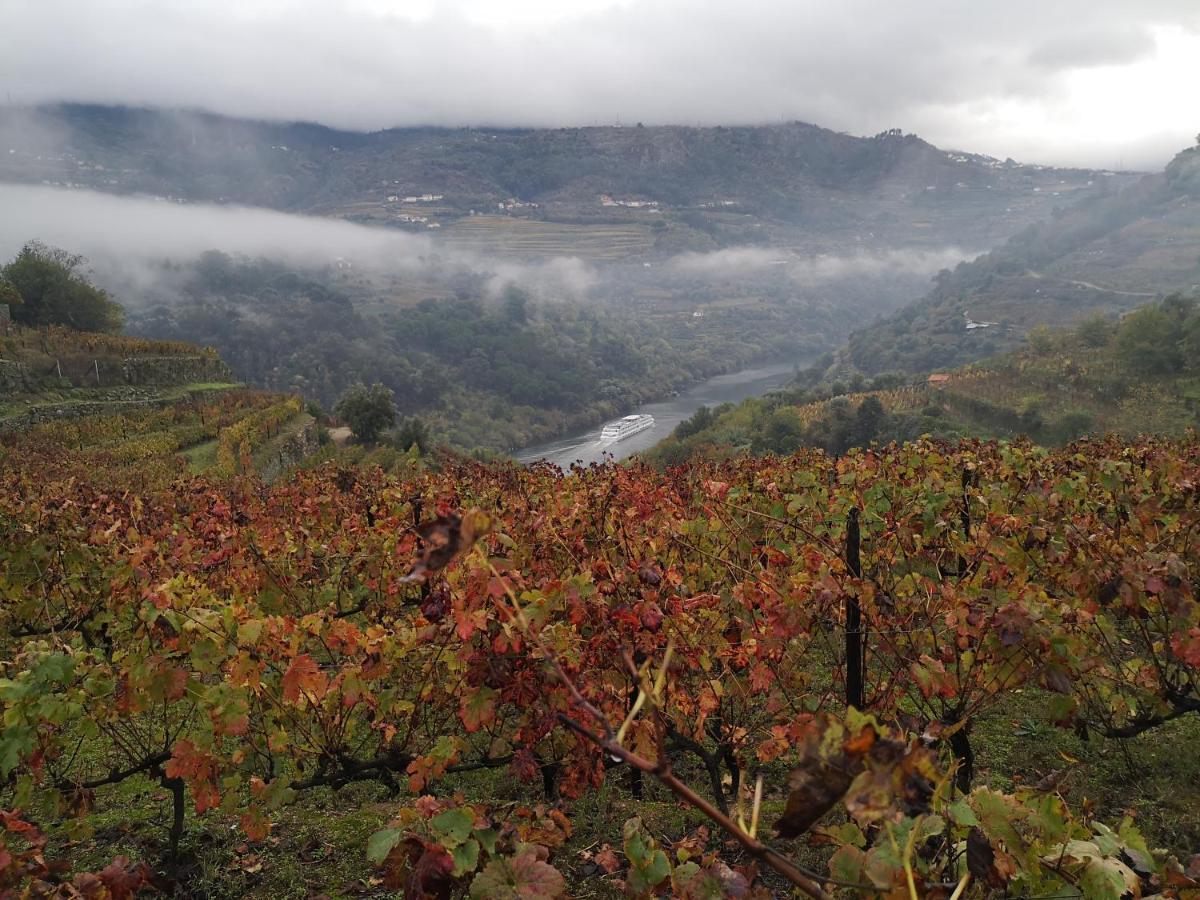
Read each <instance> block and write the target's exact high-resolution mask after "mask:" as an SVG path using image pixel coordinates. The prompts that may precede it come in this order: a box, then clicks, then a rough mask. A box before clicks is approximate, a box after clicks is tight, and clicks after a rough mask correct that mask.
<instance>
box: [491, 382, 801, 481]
mask: <svg viewBox="0 0 1200 900" xmlns="http://www.w3.org/2000/svg"><path fill="white" fill-rule="evenodd" d="M806 363H807V360H800V361H799V362H798V363H797V362H788V363H774V364H769V365H762V366H756V367H753V368H748V369H741V370H739V371H737V372H730V373H728V374H725V375H716V376H714V377H712V378H709V379H706V380H705V381H701V382H699V383H697V384H694V385H692V386H691V387H689V388H687V389H685V390H683V391H680V392H679V393H678V394H677V395H676V396H674V397H671V398H669V399H665V400H658V401H655V402H653V403H645V404H642V405H641V406H639V407H637V408H636V409H631V410H628V411H627V412H624V413H622V415H631V414H636V415H650V416H653V417H654V427H653V428H648V429H646V430H645V431H642V432H639V433H638V434H635V435H632V436H631V437H628V438H626V439H625V440H623V441H617V442H602V441H601V440H600V429H601V428H602V427H603V423H601V424H600V425H596V426H593V427H591V428H588V429H586V430H581V431H576V432H573V433H572V434H570V435H567V436H565V437H562V438H559V439H557V440H553V441H547V442H545V443H541V444H535V445H532V446H529V447H525V448H523V449H521V450H519V451H517V452H516V453H514V454H513V457H514V458H515V459H516V460H517V461H518V462H522V463H533V462H537V461H538V460H542V459H544V460H547V461H549V462H552V463H554V464H555V465H557V466H559V467H561V468H564V469H565V468H568V467H569V466H571V465H572V464H573V463H579V464H581V465H584V466H587V465H590V464H591V463H594V462H602V461H603V460H605V459H613V460H621V459H625V458H627V457H629V456H632V455H633V454H635V453H639V452H641V451H644V450H648V449H650V448H651V447H653V446H654V445H655V444H657V443H658V442H659V441H661V440H662V439H663V438H665V437H667V435H669V434H670V433H671V432H672V431H674V430H675V426H676V425H678V424H679V423H680V422H682V421H683V420H684V419H688V418H691V416H692V415H693V414H694V413H695V412H696V410H698V409H699V408H700V407H701V406H710V407H712V406H719V405H720V404H722V403H738V402H740V401H742V400H745V399H746V398H747V397H757V396H759V395H761V394H765V393H767V392H768V391H772V390H775V389H777V388H780V387H783V386H784V385H785V384H787V382H788V381H790V380H791V379H792V377H793V375H794V374H795V372H796V367H797V365H799V366H800V367H801V368H803V367H804V365H806Z"/></svg>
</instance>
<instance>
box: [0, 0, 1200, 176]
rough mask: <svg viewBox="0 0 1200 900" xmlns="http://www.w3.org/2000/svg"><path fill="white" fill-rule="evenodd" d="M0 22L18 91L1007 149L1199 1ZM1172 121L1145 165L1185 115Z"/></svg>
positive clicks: (190, 11)
mask: <svg viewBox="0 0 1200 900" xmlns="http://www.w3.org/2000/svg"><path fill="white" fill-rule="evenodd" d="M0 21H3V22H4V29H3V31H0V81H2V82H3V84H4V87H5V90H6V91H8V92H9V94H10V96H11V97H12V99H13V100H14V101H15V102H41V101H51V100H60V99H70V100H80V101H93V102H124V103H140V104H152V105H163V106H189V107H199V108H206V109H211V110H214V111H217V112H223V113H228V114H233V115H246V116H254V117H265V118H274V119H282V118H288V119H309V120H316V121H320V122H323V123H326V124H330V125H334V126H339V127H349V128H357V129H376V128H382V127H388V126H393V125H406V124H443V125H451V124H476V125H528V126H559V125H588V124H595V123H611V122H613V121H615V120H617V119H621V120H623V121H627V122H633V121H644V122H646V123H677V124H693V123H701V124H717V123H726V124H733V123H761V122H771V121H778V120H779V119H780V118H786V119H804V120H807V121H812V122H817V123H819V124H823V125H827V126H829V127H833V128H838V129H843V130H848V131H852V132H856V133H874V132H876V131H879V130H881V129H883V128H887V127H894V126H898V127H903V128H906V129H907V130H916V131H919V132H921V133H922V134H924V135H925V136H926V137H929V138H930V139H932V140H934V141H936V142H938V143H942V144H952V145H957V146H958V147H960V148H962V149H971V150H979V151H982V152H991V153H996V154H997V155H1001V156H1003V155H1007V153H1006V150H1007V147H1008V146H1009V145H1011V144H1013V143H1016V141H1014V139H1013V137H1012V136H1011V135H1009V134H1003V133H1000V132H998V131H996V130H995V128H994V127H993V120H994V119H995V117H996V114H997V109H998V108H999V107H1000V106H1001V105H1003V104H1004V103H1005V102H1007V101H1011V100H1014V99H1015V100H1030V99H1032V100H1035V101H1039V102H1044V103H1045V104H1046V108H1047V110H1048V111H1049V112H1050V113H1053V111H1054V109H1055V107H1054V104H1056V103H1061V102H1062V99H1063V90H1064V86H1063V77H1064V76H1065V75H1066V74H1068V73H1070V72H1071V71H1073V70H1074V69H1077V68H1079V67H1089V66H1096V65H1101V64H1114V63H1122V62H1129V61H1132V60H1135V59H1139V58H1142V57H1143V56H1145V55H1146V54H1147V53H1148V52H1152V50H1153V46H1152V45H1153V42H1154V37H1153V34H1152V32H1151V29H1154V28H1161V27H1167V26H1170V27H1177V28H1184V29H1188V30H1190V31H1193V32H1194V31H1196V30H1197V29H1200V5H1198V4H1196V3H1195V2H1194V0H1139V2H1138V3H1131V2H1129V0H1054V2H1051V3H1047V2H1045V0H978V2H971V3H964V2H960V0H910V2H906V3H890V2H882V0H843V2H840V3H836V4H834V3H828V2H825V0H633V2H630V3H627V4H626V5H623V6H618V7H614V8H611V9H608V10H606V11H602V12H595V13H591V14H588V15H582V16H576V17H567V18H564V19H562V20H559V21H556V22H554V23H551V24H547V25H545V26H544V27H540V28H533V29H522V28H518V27H512V28H508V29H505V30H497V29H495V28H490V27H483V26H480V25H476V24H472V23H470V22H469V21H467V20H466V19H464V18H463V16H462V15H461V14H459V13H456V12H455V11H454V10H453V8H451V9H450V10H449V11H446V12H442V13H440V14H438V15H435V16H433V17H431V18H428V19H424V20H408V19H403V18H399V17H397V16H395V15H385V14H382V13H380V12H378V11H369V10H367V9H364V8H363V7H361V6H354V5H350V4H345V3H334V2H317V0H209V2H205V3H194V2H181V0H156V2H154V3H149V4H148V3H145V2H143V0H0ZM1096 23H1100V24H1096ZM1180 112H1181V113H1182V112H1183V110H1180ZM1170 124H1171V123H1163V129H1164V130H1166V131H1168V132H1169V133H1170V134H1171V135H1172V138H1171V141H1172V143H1173V146H1170V147H1168V146H1157V145H1156V149H1155V151H1154V153H1155V156H1156V161H1157V162H1162V161H1163V160H1165V158H1166V157H1167V156H1168V155H1169V151H1170V150H1173V149H1178V145H1179V143H1180V142H1181V141H1183V140H1184V139H1185V138H1186V137H1190V135H1191V134H1192V133H1193V132H1194V130H1195V127H1196V123H1194V122H1191V123H1188V122H1182V123H1180V124H1179V127H1178V129H1175V128H1171V127H1168V126H1170ZM1128 137H1130V138H1131V139H1133V138H1136V137H1137V135H1130V136H1128ZM1026 144H1027V146H1028V147H1029V148H1030V150H1031V152H1033V153H1035V154H1036V155H1037V156H1038V158H1039V159H1044V160H1045V161H1052V162H1061V161H1081V162H1092V163H1094V162H1095V160H1094V159H1092V158H1091V157H1090V156H1089V153H1093V150H1092V149H1090V148H1089V147H1088V146H1087V142H1086V141H1083V140H1081V141H1080V142H1079V143H1078V144H1077V145H1075V146H1070V147H1055V146H1051V145H1046V144H1045V143H1041V144H1039V141H1038V139H1037V135H1036V134H1031V135H1028V141H1027V142H1026ZM1022 149H1025V147H1024V146H1023V147H1022ZM1107 152H1108V151H1107V150H1105V153H1107Z"/></svg>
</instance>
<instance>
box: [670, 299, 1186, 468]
mask: <svg viewBox="0 0 1200 900" xmlns="http://www.w3.org/2000/svg"><path fill="white" fill-rule="evenodd" d="M1198 361H1200V301H1197V300H1196V299H1189V298H1185V297H1182V296H1179V295H1173V296H1172V297H1169V298H1168V299H1166V300H1164V301H1162V302H1160V303H1154V304H1151V305H1149V306H1146V307H1144V308H1142V309H1139V310H1137V311H1135V312H1132V313H1129V314H1127V315H1125V316H1124V317H1122V318H1120V319H1117V318H1115V317H1113V318H1109V317H1104V316H1101V315H1096V316H1093V317H1092V318H1090V319H1088V320H1086V321H1085V322H1084V323H1082V324H1081V325H1080V326H1079V327H1078V328H1077V329H1074V330H1069V329H1058V330H1054V329H1049V328H1046V327H1042V328H1038V329H1035V330H1034V331H1033V332H1032V334H1031V335H1030V339H1029V341H1028V344H1027V345H1026V346H1025V347H1023V348H1022V349H1020V350H1016V351H1012V352H1010V353H1007V354H1001V355H999V356H996V357H994V358H992V359H989V360H985V361H982V362H979V363H976V364H973V365H970V366H966V367H962V368H959V369H953V370H948V371H943V372H938V373H934V374H932V375H931V376H929V377H926V376H923V375H922V376H918V377H916V378H915V379H914V378H901V377H898V376H881V377H879V378H876V379H863V378H862V377H861V376H859V377H858V378H857V379H856V380H855V383H854V385H853V387H851V386H849V385H847V384H845V383H833V384H830V383H824V384H821V385H820V386H818V387H814V388H808V389H805V388H796V389H793V390H789V391H780V392H776V393H773V394H771V395H768V396H766V397H761V398H755V399H751V400H747V401H745V402H743V403H742V404H739V405H738V406H736V407H728V408H720V409H717V410H703V411H701V412H700V413H698V414H697V416H695V417H694V418H693V419H692V420H691V421H689V422H685V423H684V424H683V425H681V426H680V427H679V428H678V429H677V430H676V433H675V434H674V435H673V436H672V437H670V438H668V439H667V440H665V441H664V442H662V443H661V444H660V445H659V446H657V447H655V448H654V449H653V450H652V451H650V453H649V454H648V456H649V458H650V459H652V460H655V461H657V462H659V463H676V462H680V461H682V460H684V459H687V458H691V457H696V456H704V457H716V458H722V457H727V456H730V455H735V454H737V453H740V452H747V451H748V452H751V453H767V452H774V453H789V452H791V451H793V450H795V449H797V448H799V447H806V446H807V447H821V448H823V449H825V450H827V451H828V452H831V453H844V452H845V451H846V450H847V449H849V448H850V447H854V446H865V445H867V444H870V443H872V442H875V443H887V442H889V441H903V440H909V439H912V438H915V437H917V436H918V435H921V434H932V435H936V436H940V437H955V436H967V435H969V436H976V437H989V438H1014V437H1018V436H1022V435H1023V436H1028V437H1030V438H1032V439H1034V440H1036V441H1038V442H1041V443H1046V444H1061V443H1064V442H1066V441H1070V440H1073V439H1075V438H1078V437H1081V436H1083V435H1085V434H1089V433H1091V434H1106V433H1115V434H1120V435H1123V436H1126V437H1133V436H1136V435H1139V434H1182V433H1183V432H1185V431H1187V430H1188V429H1191V428H1197V427H1200V362H1198ZM812 374H813V376H814V378H815V377H818V376H819V372H814V373H812Z"/></svg>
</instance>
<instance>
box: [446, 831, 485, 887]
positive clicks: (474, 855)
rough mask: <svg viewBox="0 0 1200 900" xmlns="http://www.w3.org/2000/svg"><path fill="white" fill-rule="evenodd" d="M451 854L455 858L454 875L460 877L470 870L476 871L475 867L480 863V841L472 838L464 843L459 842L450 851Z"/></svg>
mask: <svg viewBox="0 0 1200 900" xmlns="http://www.w3.org/2000/svg"><path fill="white" fill-rule="evenodd" d="M450 856H451V857H453V859H454V877H455V878H458V877H460V876H462V875H465V874H467V873H468V872H474V871H475V867H476V866H477V865H479V841H477V840H475V839H474V838H472V839H471V840H469V841H466V842H464V843H462V844H459V845H458V846H457V847H455V848H454V849H453V850H451V851H450Z"/></svg>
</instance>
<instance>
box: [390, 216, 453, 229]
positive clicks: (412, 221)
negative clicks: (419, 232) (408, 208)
mask: <svg viewBox="0 0 1200 900" xmlns="http://www.w3.org/2000/svg"><path fill="white" fill-rule="evenodd" d="M396 221H397V222H403V223H404V224H405V225H424V226H425V227H426V228H441V227H442V223H441V222H431V221H429V216H414V215H411V214H409V213H399V214H398V215H397V216H396Z"/></svg>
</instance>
